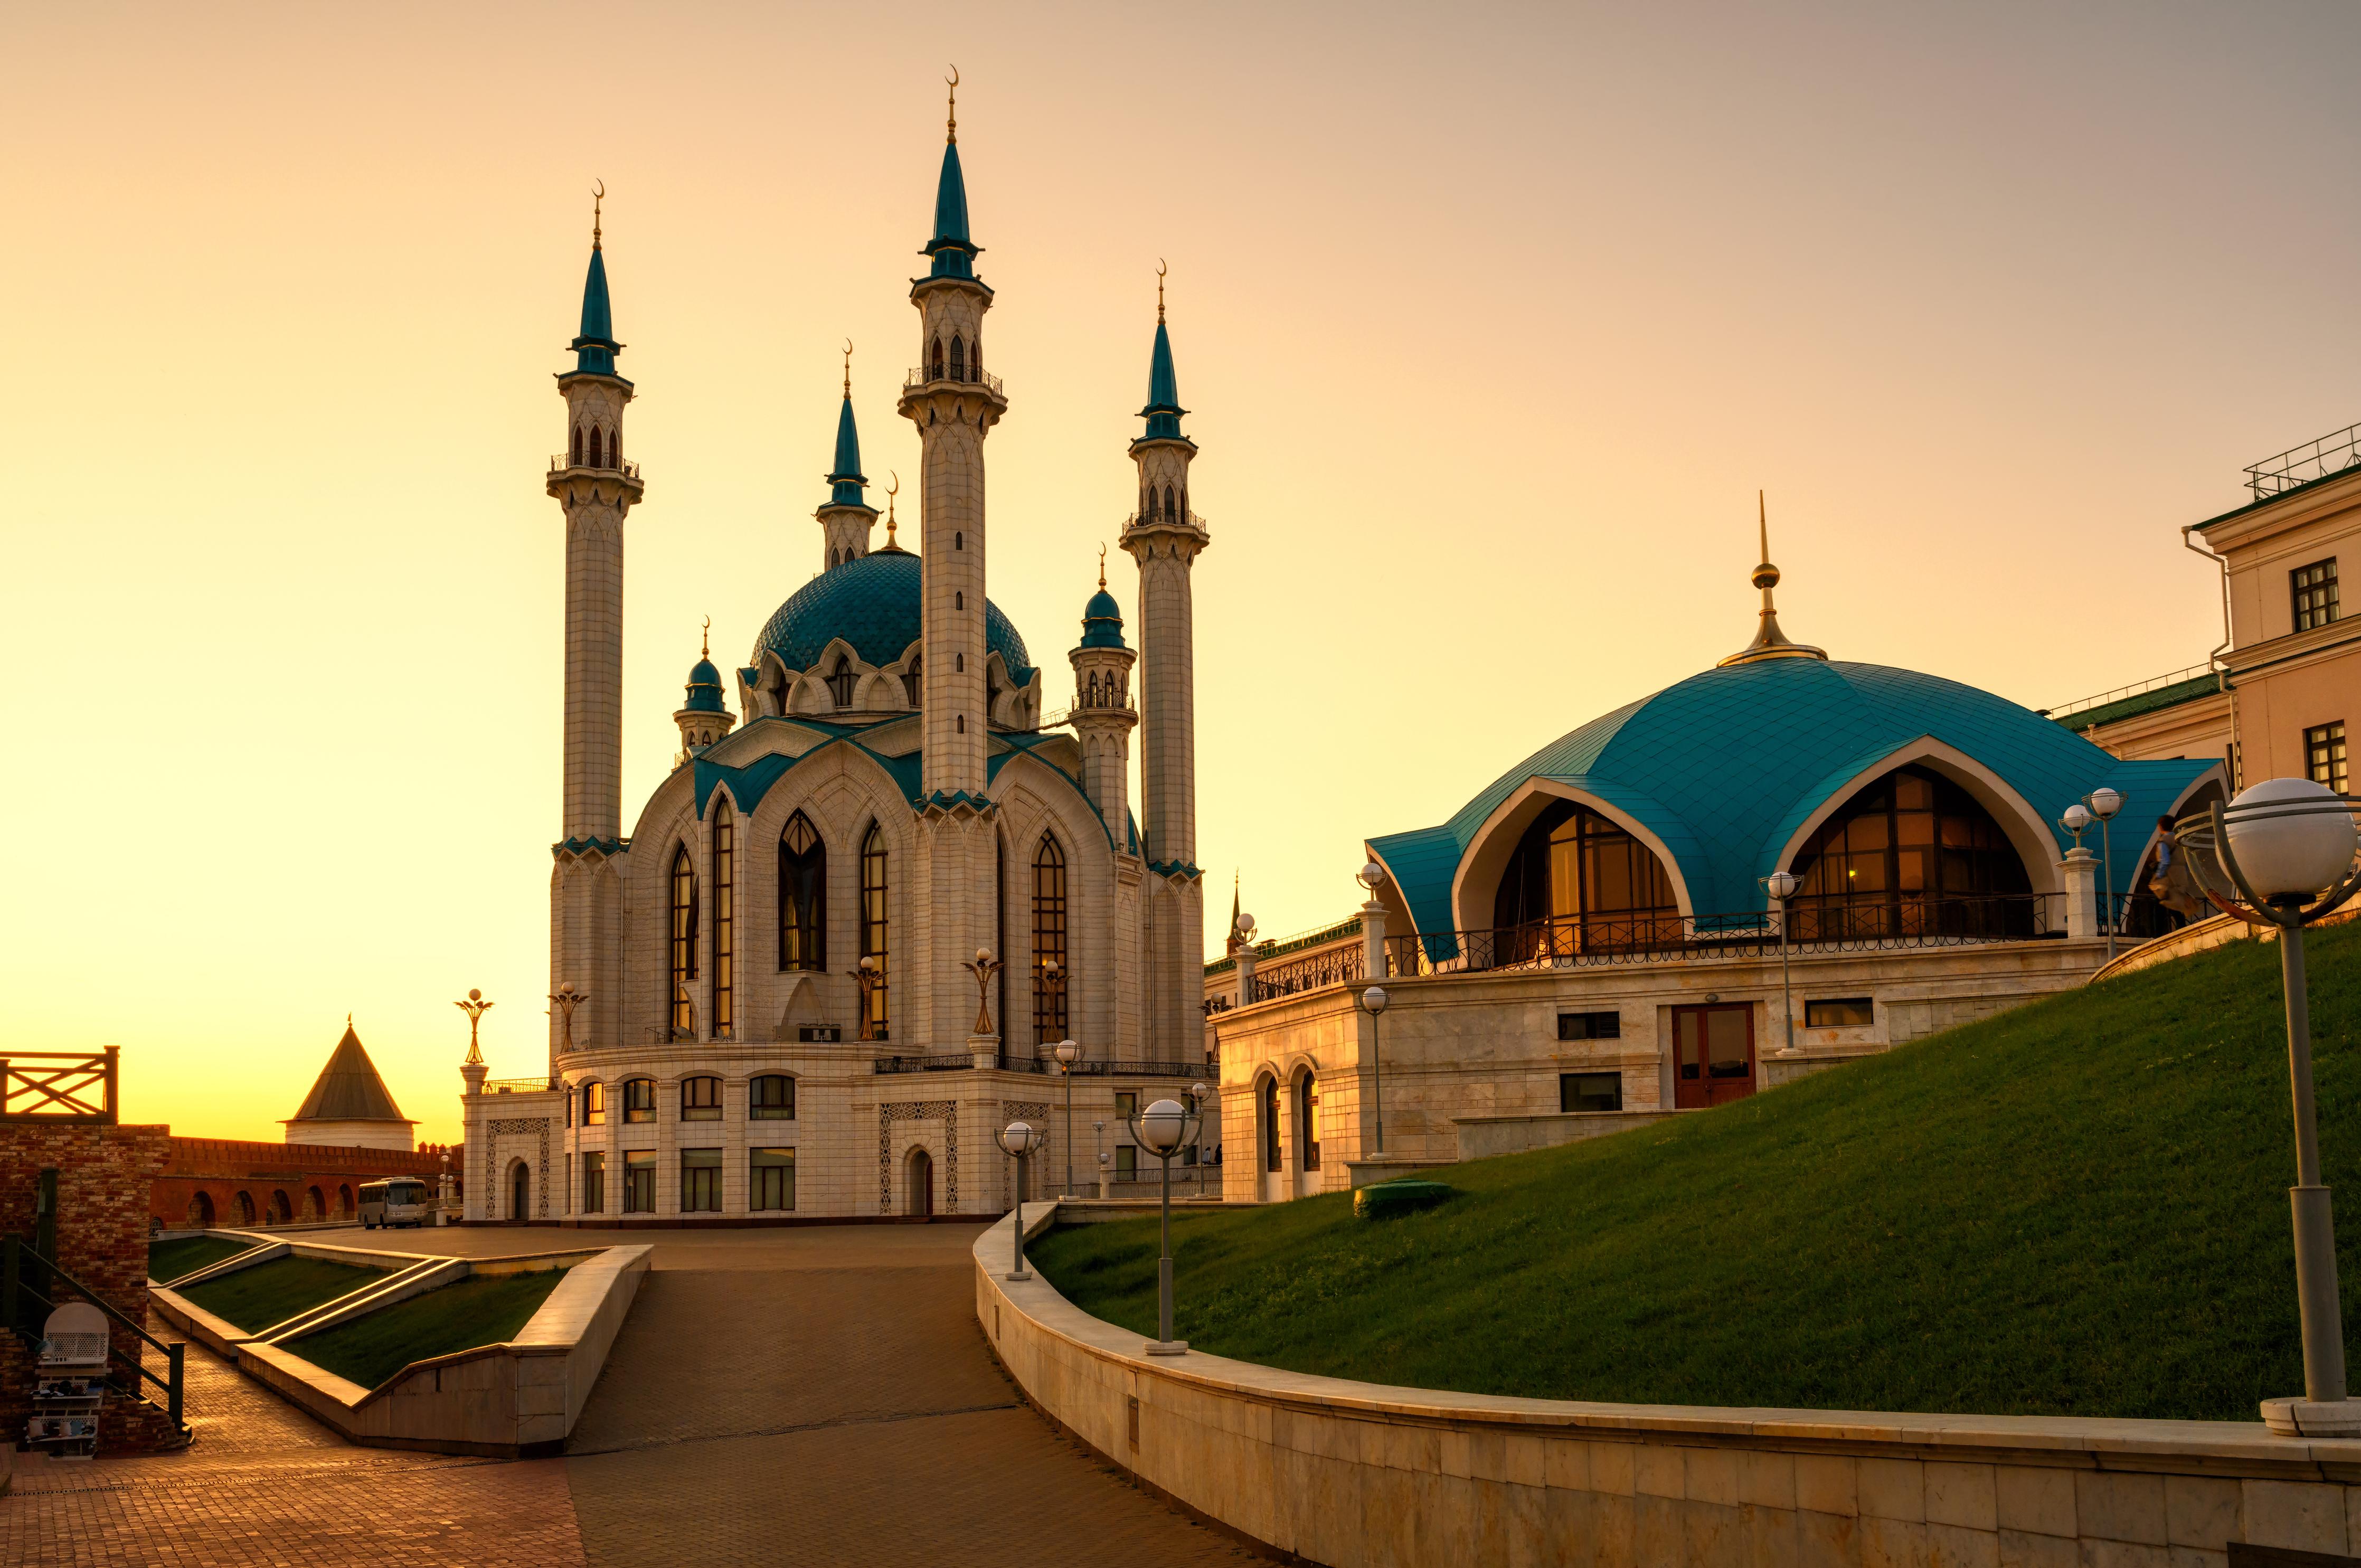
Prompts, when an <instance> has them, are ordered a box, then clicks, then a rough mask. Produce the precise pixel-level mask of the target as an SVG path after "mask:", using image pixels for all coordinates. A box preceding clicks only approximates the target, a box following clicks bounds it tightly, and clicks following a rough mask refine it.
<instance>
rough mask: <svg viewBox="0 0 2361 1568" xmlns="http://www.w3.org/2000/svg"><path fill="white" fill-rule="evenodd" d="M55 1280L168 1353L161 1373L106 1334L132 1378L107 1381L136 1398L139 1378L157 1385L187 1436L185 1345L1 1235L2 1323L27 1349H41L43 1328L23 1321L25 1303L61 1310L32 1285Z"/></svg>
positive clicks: (112, 1376) (111, 1355) (176, 1426)
mask: <svg viewBox="0 0 2361 1568" xmlns="http://www.w3.org/2000/svg"><path fill="white" fill-rule="evenodd" d="M51 1278H56V1279H60V1280H63V1281H64V1282H65V1283H66V1284H67V1285H70V1286H71V1287H72V1288H73V1290H74V1293H75V1294H76V1295H78V1296H80V1297H81V1298H82V1299H83V1300H85V1301H88V1302H89V1303H90V1304H91V1305H92V1306H93V1307H96V1308H97V1309H98V1310H100V1311H102V1312H104V1313H105V1314H106V1315H107V1316H108V1317H110V1318H112V1319H114V1320H115V1321H116V1322H118V1323H121V1324H122V1325H123V1326H124V1327H125V1328H126V1329H129V1330H130V1331H131V1332H133V1333H135V1334H137V1335H138V1336H139V1337H140V1338H141V1339H142V1340H145V1341H146V1342H147V1343H149V1344H152V1345H154V1346H155V1347H156V1348H157V1349H158V1350H160V1351H162V1352H163V1353H164V1376H161V1377H159V1376H156V1374H154V1373H152V1372H150V1371H148V1368H147V1365H145V1364H144V1363H143V1362H142V1361H141V1360H140V1359H139V1357H138V1356H137V1355H135V1354H132V1353H131V1352H130V1351H127V1350H126V1349H124V1348H123V1346H122V1345H121V1344H120V1343H117V1342H116V1340H115V1336H114V1335H113V1334H109V1335H107V1336H106V1354H107V1357H108V1360H109V1361H110V1363H111V1362H113V1361H114V1360H115V1359H116V1358H118V1357H119V1358H121V1360H122V1361H123V1362H124V1364H125V1365H126V1367H127V1368H128V1370H129V1371H130V1372H131V1373H132V1374H134V1376H132V1377H131V1378H130V1379H129V1381H128V1382H125V1381H123V1380H122V1379H121V1376H120V1374H118V1373H115V1372H112V1371H110V1372H109V1374H108V1376H107V1379H106V1381H107V1382H108V1384H109V1385H110V1386H112V1387H115V1390H116V1391H117V1392H119V1393H123V1394H128V1395H131V1396H133V1397H134V1398H139V1397H142V1396H141V1395H140V1390H139V1385H140V1383H141V1382H143V1381H145V1382H148V1383H153V1384H154V1385H155V1386H156V1387H158V1388H159V1389H161V1390H162V1391H163V1395H164V1412H165V1414H166V1415H167V1416H169V1417H170V1419H171V1422H172V1429H173V1430H174V1431H178V1432H181V1433H183V1434H185V1433H186V1432H187V1431H188V1430H189V1428H188V1423H187V1422H186V1421H183V1420H181V1391H182V1387H183V1384H184V1379H183V1376H182V1373H183V1371H184V1367H183V1365H182V1362H183V1359H184V1356H185V1354H186V1350H187V1347H186V1346H185V1345H180V1344H166V1343H164V1342H163V1341H162V1340H159V1339H158V1338H157V1337H156V1336H155V1335H154V1334H151V1333H149V1332H148V1331H147V1330H146V1329H144V1328H142V1327H140V1326H139V1325H138V1324H137V1323H135V1322H133V1321H131V1320H130V1319H129V1318H127V1317H125V1316H124V1315H123V1314H122V1313H121V1312H119V1311H117V1310H115V1308H114V1306H112V1305H111V1304H110V1303H109V1302H108V1301H107V1300H106V1299H104V1297H102V1296H100V1295H99V1293H98V1292H97V1291H95V1290H93V1289H92V1288H90V1287H89V1286H87V1285H84V1284H83V1283H82V1281H81V1280H79V1279H76V1278H75V1277H73V1276H72V1275H71V1274H68V1273H67V1272H66V1271H65V1270H64V1269H62V1268H60V1267H59V1266H58V1265H57V1261H56V1260H55V1259H53V1258H49V1257H45V1256H43V1255H41V1254H40V1253H39V1252H37V1251H36V1250H34V1248H33V1247H31V1246H30V1245H27V1244H26V1242H25V1241H24V1240H23V1239H22V1238H21V1237H18V1236H0V1327H5V1329H7V1330H8V1331H9V1332H13V1333H15V1334H16V1336H17V1338H18V1339H19V1340H20V1341H22V1342H23V1343H24V1345H25V1347H26V1348H27V1350H33V1349H37V1348H38V1345H39V1344H40V1342H41V1332H40V1331H39V1330H38V1329H37V1328H33V1327H31V1326H29V1325H27V1323H26V1322H25V1308H26V1306H27V1303H30V1304H33V1305H35V1306H37V1307H38V1308H40V1309H41V1314H42V1316H44V1317H46V1316H47V1315H48V1314H49V1313H50V1312H54V1311H56V1310H57V1309H58V1303H57V1302H56V1301H54V1300H52V1299H50V1298H49V1296H47V1295H45V1294H43V1293H42V1291H41V1290H40V1288H39V1287H38V1286H37V1285H36V1284H35V1283H34V1280H36V1279H38V1280H39V1281H40V1282H41V1283H42V1284H47V1283H49V1280H50V1279H51Z"/></svg>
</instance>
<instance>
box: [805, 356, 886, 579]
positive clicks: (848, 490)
mask: <svg viewBox="0 0 2361 1568" xmlns="http://www.w3.org/2000/svg"><path fill="white" fill-rule="evenodd" d="M828 482H829V485H830V486H831V487H833V488H831V489H830V490H829V497H828V500H827V501H826V502H825V503H824V504H823V505H822V506H821V507H820V509H819V510H818V511H816V512H814V513H812V515H813V516H814V517H816V518H818V519H819V526H820V533H821V536H822V539H823V541H824V543H825V544H826V548H827V551H828V555H827V565H826V566H824V567H823V568H822V569H823V570H832V569H834V568H835V567H838V566H841V565H844V564H845V563H846V562H847V561H850V560H851V559H852V558H853V557H854V556H856V555H866V554H869V531H870V529H871V528H872V527H873V525H874V524H875V523H876V521H877V509H876V508H875V507H873V506H871V505H870V504H869V503H868V502H866V501H864V500H862V499H861V491H862V487H863V486H865V485H867V484H868V483H869V476H868V475H866V474H863V473H862V471H861V433H860V432H859V431H858V430H855V429H854V428H853V426H852V342H851V339H850V338H848V339H846V340H845V345H844V405H843V407H842V408H840V409H839V410H838V411H837V415H836V466H835V467H834V468H833V469H832V470H831V471H830V472H829V475H828Z"/></svg>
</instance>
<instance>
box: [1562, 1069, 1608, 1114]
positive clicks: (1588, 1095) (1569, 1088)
mask: <svg viewBox="0 0 2361 1568" xmlns="http://www.w3.org/2000/svg"><path fill="white" fill-rule="evenodd" d="M1557 1108H1558V1109H1559V1110H1560V1111H1620V1110H1621V1109H1623V1075H1622V1074H1621V1073H1620V1072H1562V1073H1559V1074H1558V1075H1557Z"/></svg>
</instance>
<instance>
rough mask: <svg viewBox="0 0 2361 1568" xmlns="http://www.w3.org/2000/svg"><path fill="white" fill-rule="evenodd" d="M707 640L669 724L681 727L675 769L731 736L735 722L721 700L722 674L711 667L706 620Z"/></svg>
mask: <svg viewBox="0 0 2361 1568" xmlns="http://www.w3.org/2000/svg"><path fill="white" fill-rule="evenodd" d="M705 626H706V640H705V644H704V646H703V648H702V649H701V650H700V651H699V652H698V653H697V663H694V664H692V665H691V666H689V671H688V695H687V697H686V700H685V701H683V702H682V704H681V705H680V710H679V711H678V712H676V713H675V714H674V715H673V716H672V721H673V722H674V723H675V724H677V725H679V726H680V755H679V756H677V757H675V759H673V766H675V767H678V766H679V765H680V764H681V763H683V762H687V761H688V760H689V759H690V758H691V757H695V756H697V755H699V754H700V753H702V752H703V751H705V750H706V748H708V747H709V746H711V745H712V744H713V743H714V742H715V741H717V740H720V739H721V738H722V737H723V736H724V735H727V734H729V733H730V730H731V729H734V728H735V727H736V725H737V723H738V720H737V718H736V717H735V716H734V715H733V714H731V713H730V706H729V704H727V703H726V702H724V701H722V699H721V672H720V671H719V670H718V669H715V668H714V667H713V622H712V620H710V619H708V620H707V621H706V623H705Z"/></svg>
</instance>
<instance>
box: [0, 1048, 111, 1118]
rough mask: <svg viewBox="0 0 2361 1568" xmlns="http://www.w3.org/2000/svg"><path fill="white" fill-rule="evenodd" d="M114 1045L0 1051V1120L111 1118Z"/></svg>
mask: <svg viewBox="0 0 2361 1568" xmlns="http://www.w3.org/2000/svg"><path fill="white" fill-rule="evenodd" d="M116 1050H117V1047H114V1046H106V1047H102V1048H100V1049H98V1050H94V1051H11V1052H9V1053H8V1054H7V1055H6V1056H0V1122H96V1123H100V1124H104V1125H106V1126H110V1127H111V1126H113V1125H114V1124H115V1084H116V1064H115V1056H116Z"/></svg>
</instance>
